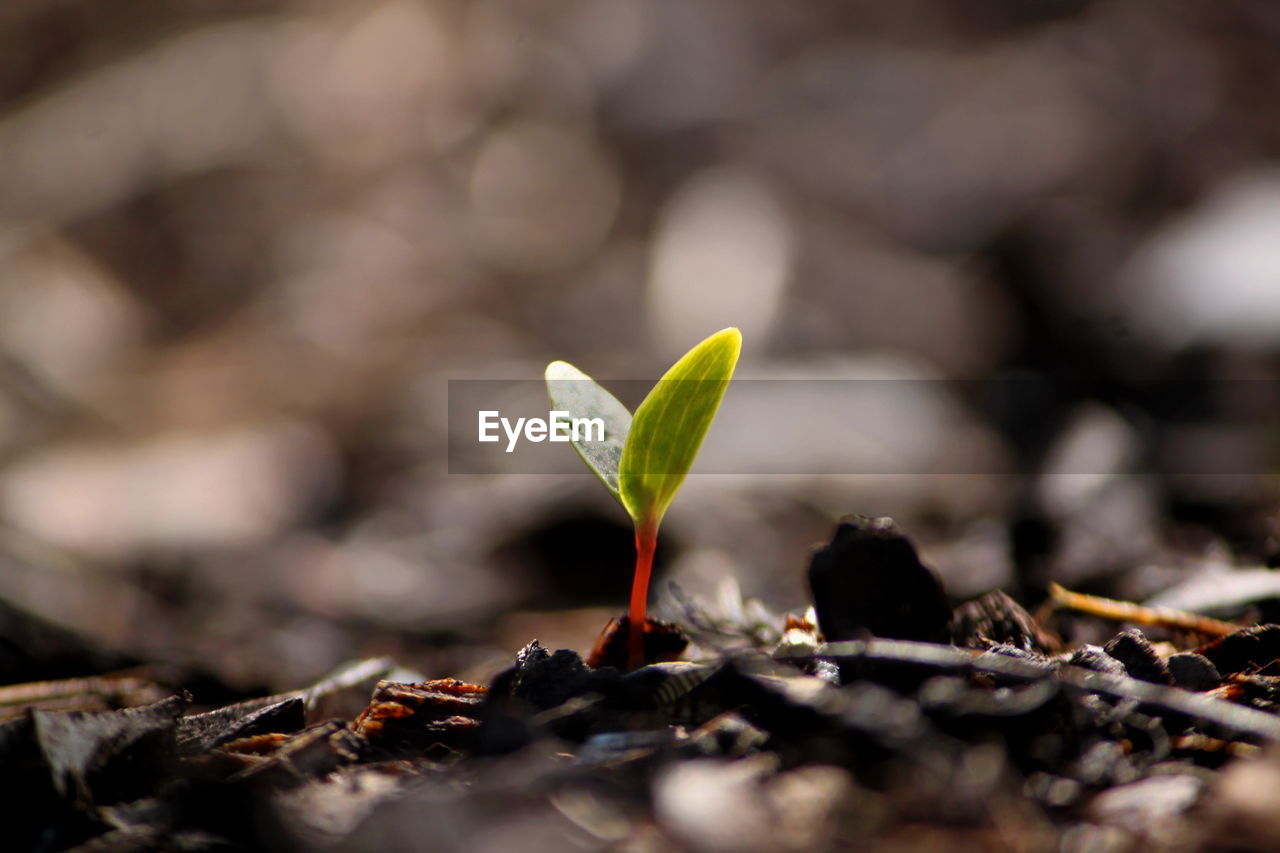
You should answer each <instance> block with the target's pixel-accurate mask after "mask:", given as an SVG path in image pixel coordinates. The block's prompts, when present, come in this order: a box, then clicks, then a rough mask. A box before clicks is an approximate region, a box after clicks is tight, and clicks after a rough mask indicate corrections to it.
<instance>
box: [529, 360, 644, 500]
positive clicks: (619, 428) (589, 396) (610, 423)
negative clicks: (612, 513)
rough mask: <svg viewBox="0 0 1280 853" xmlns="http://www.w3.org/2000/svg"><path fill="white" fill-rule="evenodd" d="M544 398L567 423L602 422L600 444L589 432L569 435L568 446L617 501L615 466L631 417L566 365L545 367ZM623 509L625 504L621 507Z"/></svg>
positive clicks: (569, 365)
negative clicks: (592, 420)
mask: <svg viewBox="0 0 1280 853" xmlns="http://www.w3.org/2000/svg"><path fill="white" fill-rule="evenodd" d="M546 379H547V394H548V395H549V396H550V397H551V408H552V409H554V410H556V411H561V412H568V413H569V417H570V419H579V418H600V419H601V420H603V421H604V440H603V441H595V440H592V439H595V438H597V437H598V436H597V435H596V434H595V433H593V432H591V431H590V430H589V429H586V430H582V431H580V432H576V433H574V432H571V435H573V436H574V438H573V440H572V441H571V443H572V444H573V449H574V450H576V451H578V455H579V456H581V457H582V461H583V462H585V463H587V467H588V468H590V469H591V470H592V471H594V472H595V475H596V476H597V477H599V478H600V481H601V482H602V483H604V484H605V486H607V487H608V489H609V491H610V492H612V493H613V496H614V497H615V498H618V500H619V501H621V500H622V497H621V496H620V495H619V494H618V465H619V462H620V461H621V459H622V448H623V445H624V444H626V441H627V433H628V432H629V431H630V429H631V413H630V412H628V411H627V407H626V406H624V405H622V404H621V403H619V402H618V400H617V398H615V397H614V396H613V395H612V394H610V393H609V392H608V391H606V390H604V389H603V388H601V387H600V385H599V384H597V383H596V381H595V380H594V379H592V378H591V377H590V376H588V375H587V374H585V373H583V372H582V371H581V370H579V369H578V368H576V367H574V366H573V365H572V364H569V363H568V362H567V361H553V362H551V363H550V364H548V365H547V371H546ZM623 506H624V507H625V506H626V504H625V503H624V504H623Z"/></svg>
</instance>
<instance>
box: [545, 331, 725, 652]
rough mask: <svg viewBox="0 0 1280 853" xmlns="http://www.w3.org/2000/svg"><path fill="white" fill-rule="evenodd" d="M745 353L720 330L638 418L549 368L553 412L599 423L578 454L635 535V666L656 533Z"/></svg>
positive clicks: (570, 369)
mask: <svg viewBox="0 0 1280 853" xmlns="http://www.w3.org/2000/svg"><path fill="white" fill-rule="evenodd" d="M741 349H742V334H741V333H740V332H739V331H738V330H737V329H733V328H730V329H723V330H721V331H719V332H716V333H715V334H714V335H712V336H711V337H709V338H707V339H706V340H704V341H703V342H702V343H700V344H698V345H697V346H696V347H694V348H693V349H691V350H689V351H688V352H687V353H685V354H684V356H682V357H681V358H680V360H679V361H677V362H676V363H675V364H674V365H672V366H671V369H670V370H668V371H667V372H666V374H665V375H663V377H662V378H661V379H660V380H658V384H656V385H654V386H653V389H652V390H651V391H650V392H649V394H648V396H646V397H645V398H644V401H643V402H641V403H640V405H639V406H638V407H637V408H636V413H635V416H634V417H633V416H632V415H631V413H630V412H628V411H627V408H626V406H624V405H622V404H621V403H619V402H618V401H617V399H616V398H614V396H613V395H612V394H610V393H609V392H608V391H606V390H604V388H602V387H600V386H599V385H598V384H596V382H595V381H593V380H592V379H591V377H589V376H587V375H586V374H585V373H583V372H582V371H581V370H578V369H577V368H576V367H574V366H573V365H571V364H568V363H566V362H563V361H553V362H551V364H549V365H547V372H546V379H547V391H548V393H549V394H550V396H551V402H552V408H554V409H556V410H558V411H566V412H569V415H570V417H573V418H579V417H589V418H602V419H603V420H604V422H605V440H604V441H598V442H589V441H585V440H583V441H574V442H573V447H574V449H575V450H576V451H578V455H579V456H581V457H582V461H583V462H585V463H586V464H587V467H588V468H590V469H591V470H592V471H593V472H595V475H596V476H597V477H599V478H600V481H601V482H602V483H604V484H605V487H606V488H608V489H609V491H610V492H611V493H612V494H613V496H614V497H615V498H617V499H618V501H619V502H620V503H621V504H622V507H623V509H625V510H626V511H627V514H628V515H630V516H631V522H632V524H633V525H634V526H635V532H636V571H635V577H634V578H633V580H632V584H631V610H630V619H629V621H630V632H629V634H628V636H627V648H628V655H629V657H630V659H631V666H632V667H637V666H640V665H641V664H642V663H643V662H644V627H645V609H646V605H647V602H648V596H649V575H650V573H651V572H652V570H653V551H654V548H655V546H656V545H657V541H658V526H659V525H660V524H661V523H662V517H663V515H665V514H666V511H667V507H668V506H670V505H671V501H672V499H673V498H674V497H675V496H676V492H677V491H678V490H679V489H680V484H681V483H683V482H684V478H685V475H687V474H688V473H689V469H690V468H691V467H693V460H694V458H695V457H696V456H697V455H698V448H700V447H701V446H702V439H703V438H704V437H705V436H706V434H707V429H708V428H709V427H710V426H711V421H713V420H714V419H715V416H716V410H717V409H719V408H720V400H721V399H723V397H724V392H725V389H726V388H727V387H728V385H729V380H730V378H732V376H733V369H734V367H735V366H736V365H737V363H738V353H739V351H740V350H741Z"/></svg>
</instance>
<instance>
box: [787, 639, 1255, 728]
mask: <svg viewBox="0 0 1280 853" xmlns="http://www.w3.org/2000/svg"><path fill="white" fill-rule="evenodd" d="M806 657H807V658H809V659H812V658H827V659H832V660H837V661H844V660H849V661H853V660H870V661H882V662H886V663H907V664H918V665H921V666H926V667H930V668H934V669H936V670H938V671H941V672H945V671H951V672H966V671H968V672H987V673H991V674H994V675H1002V676H1006V677H1010V678H1015V679H1018V680H1022V681H1034V680H1038V679H1041V678H1053V679H1057V680H1058V681H1059V682H1060V683H1062V684H1064V685H1066V686H1068V687H1071V688H1074V689H1076V690H1083V691H1085V692H1088V693H1101V694H1103V695H1105V696H1111V697H1113V698H1116V699H1132V700H1135V701H1137V702H1140V703H1142V704H1144V705H1150V706H1152V707H1154V708H1157V709H1159V710H1160V711H1161V712H1162V713H1164V714H1169V713H1177V714H1182V715H1183V716H1186V717H1189V718H1191V719H1192V720H1195V721H1197V722H1199V723H1201V724H1209V725H1212V726H1216V727H1218V728H1220V729H1222V730H1224V731H1226V732H1230V733H1232V734H1235V735H1242V736H1248V737H1250V738H1252V739H1255V740H1260V741H1270V742H1275V741H1280V717H1276V716H1275V715H1274V714H1268V713H1266V712H1264V711H1258V710H1256V709H1254V708H1250V707H1247V706H1245V705H1237V704H1234V703H1232V702H1226V701H1224V700H1222V699H1215V698H1213V697H1211V696H1208V695H1205V694H1203V693H1192V692H1191V691H1189V690H1183V689H1182V688H1180V687H1165V686H1164V685H1160V684H1150V683H1148V682H1146V681H1138V680H1137V679H1134V678H1130V677H1128V676H1125V675H1112V674H1110V673H1105V672H1094V671H1092V670H1088V669H1084V668H1081V667H1075V666H1067V665H1060V664H1059V665H1054V664H1049V663H1047V662H1045V663H1041V662H1039V661H1030V660H1021V659H1018V658H1012V657H1005V656H1003V655H993V654H990V653H988V654H982V655H975V653H974V652H973V651H972V650H969V649H958V648H955V647H954V646H943V645H936V644H933V643H919V642H913V641H909V640H875V639H873V640H866V641H863V640H851V641H847V642H839V643H826V644H824V645H822V646H819V647H818V648H817V649H816V650H815V651H814V653H813V654H812V655H810V656H798V657H797V656H792V655H782V656H779V657H778V658H777V659H778V660H788V661H796V660H804V659H805V658H806Z"/></svg>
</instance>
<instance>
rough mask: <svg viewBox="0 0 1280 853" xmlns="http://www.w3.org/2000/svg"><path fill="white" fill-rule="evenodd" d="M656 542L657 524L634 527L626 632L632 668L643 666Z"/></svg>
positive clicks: (648, 523) (650, 523) (649, 523)
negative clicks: (633, 559) (650, 578)
mask: <svg viewBox="0 0 1280 853" xmlns="http://www.w3.org/2000/svg"><path fill="white" fill-rule="evenodd" d="M657 544H658V525H657V524H655V523H652V522H647V523H645V524H641V525H638V526H637V527H636V574H635V577H634V578H633V579H632V581H631V617H630V622H631V626H630V630H629V631H628V633H627V651H628V656H629V657H630V659H631V660H630V663H631V668H632V669H638V668H640V667H642V666H644V628H645V624H646V622H647V621H648V620H647V619H646V616H645V608H646V605H647V603H648V600H649V575H650V573H651V572H652V571H653V551H654V548H655V547H656V546H657Z"/></svg>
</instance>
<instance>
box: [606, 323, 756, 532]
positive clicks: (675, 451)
mask: <svg viewBox="0 0 1280 853" xmlns="http://www.w3.org/2000/svg"><path fill="white" fill-rule="evenodd" d="M741 349H742V334H741V333H740V332H739V331H738V330H737V329H733V328H730V329H723V330H721V331H719V332H716V333H715V334H714V335H712V336H711V337H709V338H707V339H706V340H705V341H703V342H702V343H700V344H698V345H697V346H696V347H694V348H693V349H691V350H689V351H688V352H687V353H685V354H684V356H683V357H681V359H680V360H679V361H677V362H676V363H675V364H674V365H672V367H671V369H670V370H668V371H667V373H666V375H665V376H663V377H662V378H661V379H660V380H658V384H657V385H655V386H654V387H653V390H652V391H650V392H649V396H647V397H645V398H644V402H642V403H641V404H640V406H639V407H638V408H637V409H636V413H635V417H634V418H633V419H632V422H631V431H630V432H629V433H628V434H627V441H626V444H625V445H624V446H623V448H622V460H621V462H620V464H619V466H618V493H619V497H620V498H621V500H622V505H623V506H624V507H626V509H627V512H628V513H630V514H631V518H632V519H633V520H634V521H635V523H636V524H637V525H638V526H640V525H653V526H655V527H656V526H657V524H658V522H660V521H661V520H662V516H663V515H664V514H665V513H666V511H667V507H668V506H670V504H671V500H672V498H674V497H675V496H676V492H677V491H679V489H680V484H681V483H683V482H684V478H685V476H686V475H687V474H688V473H689V469H690V468H691V467H693V460H694V458H695V457H696V456H697V455H698V448H700V447H701V446H702V439H703V438H704V437H706V434H707V429H708V428H710V426H711V421H713V420H714V419H715V416H716V410H717V409H719V408H720V401H721V400H722V399H723V398H724V392H725V389H726V388H727V387H728V385H729V380H730V378H732V377H733V369H734V367H735V366H736V365H737V363H738V353H739V352H740V351H741Z"/></svg>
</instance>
